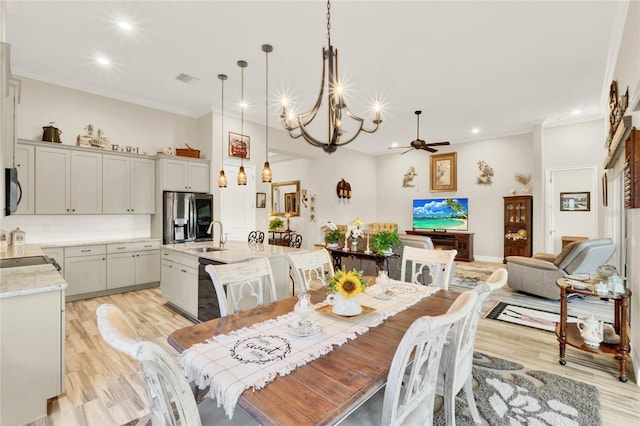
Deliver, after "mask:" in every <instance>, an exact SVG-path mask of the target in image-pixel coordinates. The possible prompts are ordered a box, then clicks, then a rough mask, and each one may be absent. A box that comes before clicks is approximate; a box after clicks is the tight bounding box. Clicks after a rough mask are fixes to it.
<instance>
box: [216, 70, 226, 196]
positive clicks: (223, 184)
mask: <svg viewBox="0 0 640 426" xmlns="http://www.w3.org/2000/svg"><path fill="white" fill-rule="evenodd" d="M218 78H219V79H220V86H221V87H222V95H221V98H222V102H221V113H220V176H218V188H226V187H227V177H226V176H225V175H224V81H225V80H226V79H227V76H226V75H225V74H218Z"/></svg>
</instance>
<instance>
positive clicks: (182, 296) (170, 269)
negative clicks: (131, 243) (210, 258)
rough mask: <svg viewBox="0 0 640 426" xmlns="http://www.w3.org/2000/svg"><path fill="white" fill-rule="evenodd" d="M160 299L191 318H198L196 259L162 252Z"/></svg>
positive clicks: (166, 251)
mask: <svg viewBox="0 0 640 426" xmlns="http://www.w3.org/2000/svg"><path fill="white" fill-rule="evenodd" d="M160 291H161V292H162V297H164V298H165V299H166V300H167V302H169V303H171V304H172V305H174V306H175V307H177V308H179V309H181V310H183V311H184V312H185V313H187V314H188V315H190V316H192V317H193V318H197V317H198V258H197V257H195V256H189V255H183V254H179V253H175V252H171V251H169V250H162V266H161V276H160Z"/></svg>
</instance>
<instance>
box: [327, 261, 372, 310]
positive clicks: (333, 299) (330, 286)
mask: <svg viewBox="0 0 640 426" xmlns="http://www.w3.org/2000/svg"><path fill="white" fill-rule="evenodd" d="M326 281H327V292H328V293H329V295H328V296H327V301H328V302H329V303H330V304H331V305H333V313H334V314H336V315H342V316H354V315H358V314H360V313H361V312H362V306H361V305H360V299H359V298H358V295H359V294H360V293H364V291H365V289H366V288H367V280H363V279H362V271H358V270H356V269H353V270H351V271H348V272H347V270H346V269H345V268H344V267H343V268H342V269H338V270H337V271H336V272H335V274H333V276H331V277H329V276H327V280H326Z"/></svg>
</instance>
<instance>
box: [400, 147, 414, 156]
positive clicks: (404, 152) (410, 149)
mask: <svg viewBox="0 0 640 426" xmlns="http://www.w3.org/2000/svg"><path fill="white" fill-rule="evenodd" d="M409 151H413V148H409V149H408V150H406V151H403V152H401V153H400V155H402V154H406V153H407V152H409Z"/></svg>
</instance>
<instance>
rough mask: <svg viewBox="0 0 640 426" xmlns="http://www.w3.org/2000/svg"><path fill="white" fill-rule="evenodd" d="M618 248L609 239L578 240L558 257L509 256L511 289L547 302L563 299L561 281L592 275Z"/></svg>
mask: <svg viewBox="0 0 640 426" xmlns="http://www.w3.org/2000/svg"><path fill="white" fill-rule="evenodd" d="M615 251H616V246H615V245H614V244H613V241H611V239H610V238H599V239H592V240H584V241H576V242H573V243H571V244H568V245H567V246H566V247H565V248H564V249H562V251H561V252H560V254H558V255H557V256H554V255H550V254H548V253H537V254H535V255H534V256H533V257H531V258H529V257H522V256H508V257H507V271H508V273H509V287H511V288H512V289H514V290H519V291H522V292H525V293H529V294H533V295H536V296H540V297H544V298H547V299H554V300H558V299H560V289H559V288H558V286H557V285H556V281H557V280H558V278H561V277H564V276H565V275H571V274H576V273H579V272H583V273H592V272H595V271H596V268H597V267H598V266H600V265H602V264H604V263H607V262H608V261H609V259H611V256H613V253H614V252H615Z"/></svg>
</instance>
